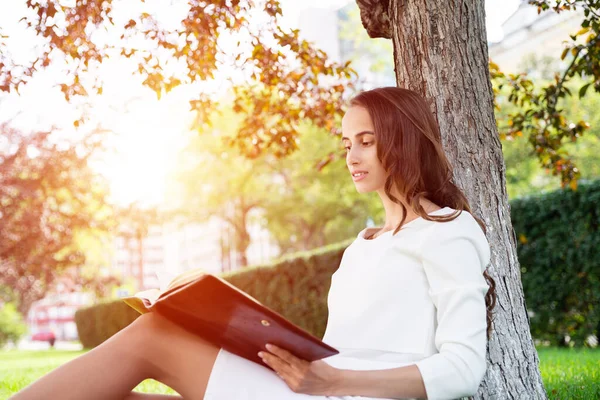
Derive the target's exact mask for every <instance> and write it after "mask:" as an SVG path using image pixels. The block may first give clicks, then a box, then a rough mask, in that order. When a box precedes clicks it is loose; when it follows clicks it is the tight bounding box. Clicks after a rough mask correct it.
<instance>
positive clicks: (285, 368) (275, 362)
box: [258, 351, 291, 376]
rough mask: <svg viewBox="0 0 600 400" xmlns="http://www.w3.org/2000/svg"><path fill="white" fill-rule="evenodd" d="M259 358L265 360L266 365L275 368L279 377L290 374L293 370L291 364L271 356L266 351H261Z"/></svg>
mask: <svg viewBox="0 0 600 400" xmlns="http://www.w3.org/2000/svg"><path fill="white" fill-rule="evenodd" d="M258 356H259V357H260V358H261V359H262V360H263V362H264V363H265V364H267V365H268V366H269V367H271V368H273V370H274V371H275V372H277V374H278V375H280V376H283V375H287V374H289V372H290V370H291V366H290V364H288V363H287V362H285V361H284V360H282V359H281V358H279V357H278V356H276V355H274V354H271V353H269V352H266V351H261V352H259V353H258Z"/></svg>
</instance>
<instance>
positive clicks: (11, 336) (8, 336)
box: [0, 303, 27, 348]
mask: <svg viewBox="0 0 600 400" xmlns="http://www.w3.org/2000/svg"><path fill="white" fill-rule="evenodd" d="M25 332H27V328H26V327H25V324H24V323H23V318H22V316H21V314H20V313H19V312H18V311H17V307H16V306H15V305H14V304H13V303H4V305H3V306H1V307H0V348H2V347H3V346H4V345H5V344H6V343H8V342H12V343H15V344H16V343H17V342H18V341H19V339H20V338H21V336H23V335H24V334H25Z"/></svg>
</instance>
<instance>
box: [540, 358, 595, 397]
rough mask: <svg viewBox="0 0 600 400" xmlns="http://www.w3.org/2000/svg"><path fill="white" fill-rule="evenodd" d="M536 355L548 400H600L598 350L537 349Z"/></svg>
mask: <svg viewBox="0 0 600 400" xmlns="http://www.w3.org/2000/svg"><path fill="white" fill-rule="evenodd" d="M538 355H539V357H540V370H541V372H542V379H543V381H544V386H545V387H546V391H547V392H548V398H549V399H552V400H564V399H577V400H597V399H600V349H598V348H597V349H593V350H592V349H558V348H540V349H538Z"/></svg>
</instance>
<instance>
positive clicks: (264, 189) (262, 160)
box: [172, 106, 277, 267]
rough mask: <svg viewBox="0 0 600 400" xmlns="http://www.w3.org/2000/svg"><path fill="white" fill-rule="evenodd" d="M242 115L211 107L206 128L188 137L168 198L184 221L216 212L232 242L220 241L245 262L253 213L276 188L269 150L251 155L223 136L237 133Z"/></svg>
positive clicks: (199, 219)
mask: <svg viewBox="0 0 600 400" xmlns="http://www.w3.org/2000/svg"><path fill="white" fill-rule="evenodd" d="M243 119H244V115H243V114H241V113H235V112H234V111H233V109H232V107H231V106H229V107H227V106H222V107H220V108H218V109H215V112H213V114H212V115H211V116H210V119H209V121H210V129H207V130H206V131H204V132H203V133H202V134H195V135H192V136H190V137H189V140H188V143H187V145H186V146H185V147H184V148H183V149H182V151H181V152H180V154H179V157H178V164H177V167H176V169H177V171H176V173H175V174H174V179H173V180H172V182H173V189H172V190H173V192H174V193H177V195H176V196H172V197H174V198H173V199H172V201H173V202H174V203H176V204H177V206H176V208H177V210H176V211H175V212H174V214H176V215H177V216H178V217H179V218H180V219H181V217H183V218H182V220H183V221H184V222H198V223H202V222H207V221H209V220H210V219H211V218H218V219H220V220H221V221H223V222H224V223H225V224H226V225H228V226H229V229H230V231H231V232H232V234H233V235H232V236H233V239H232V243H223V249H222V250H223V252H225V253H229V250H233V252H234V253H235V255H236V258H237V260H236V263H238V265H239V266H241V267H245V266H247V265H248V257H247V254H246V252H247V249H248V247H249V246H250V242H251V238H250V225H251V224H252V222H253V221H252V215H253V213H255V212H257V211H259V210H263V209H264V208H265V207H266V205H267V203H268V201H269V197H271V196H273V195H274V193H276V190H275V188H276V187H277V183H276V182H275V180H274V177H273V173H272V169H271V167H270V165H271V164H272V163H273V162H274V161H273V159H275V156H273V155H272V154H262V155H259V156H257V157H255V158H253V159H250V158H248V157H246V156H244V155H242V154H240V153H239V151H238V150H237V149H235V148H231V147H230V146H228V145H227V144H226V142H227V141H228V140H229V139H230V138H231V137H232V136H234V135H235V134H236V132H237V131H238V129H239V127H240V125H241V124H243Z"/></svg>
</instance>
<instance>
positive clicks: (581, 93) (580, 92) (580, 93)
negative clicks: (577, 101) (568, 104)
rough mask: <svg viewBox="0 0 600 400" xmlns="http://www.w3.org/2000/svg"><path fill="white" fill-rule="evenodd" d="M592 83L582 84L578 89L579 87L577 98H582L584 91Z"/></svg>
mask: <svg viewBox="0 0 600 400" xmlns="http://www.w3.org/2000/svg"><path fill="white" fill-rule="evenodd" d="M591 84H592V83H591V82H590V83H586V84H585V85H583V86H582V87H581V88H580V89H579V98H582V97H583V96H585V92H587V90H588V88H589V87H590V85H591Z"/></svg>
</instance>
